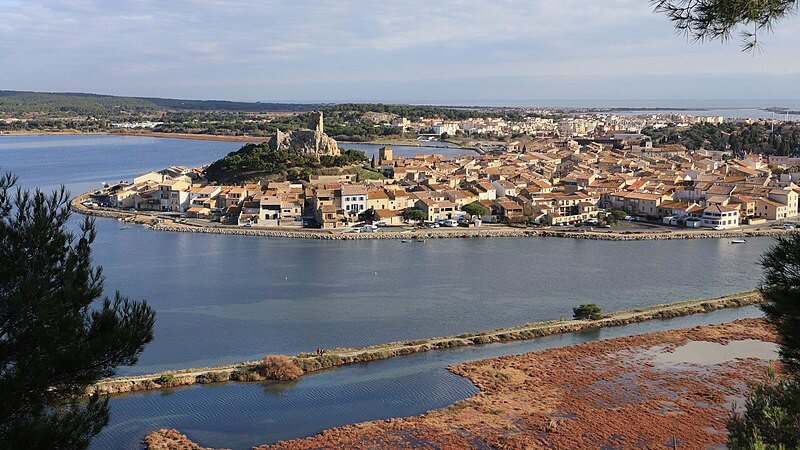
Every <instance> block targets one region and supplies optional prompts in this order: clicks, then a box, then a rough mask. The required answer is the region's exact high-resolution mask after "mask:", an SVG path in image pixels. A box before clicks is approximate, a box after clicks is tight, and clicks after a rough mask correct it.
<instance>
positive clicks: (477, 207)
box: [462, 203, 489, 216]
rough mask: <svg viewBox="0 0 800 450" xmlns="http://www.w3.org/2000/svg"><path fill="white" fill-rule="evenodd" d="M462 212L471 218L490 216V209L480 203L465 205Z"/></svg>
mask: <svg viewBox="0 0 800 450" xmlns="http://www.w3.org/2000/svg"><path fill="white" fill-rule="evenodd" d="M462 210H463V211H464V212H465V213H467V214H469V215H470V216H485V215H487V214H489V208H487V207H485V206H483V205H481V204H480V203H470V204H469V205H464V207H463V208H462Z"/></svg>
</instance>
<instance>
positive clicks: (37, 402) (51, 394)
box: [0, 174, 155, 448]
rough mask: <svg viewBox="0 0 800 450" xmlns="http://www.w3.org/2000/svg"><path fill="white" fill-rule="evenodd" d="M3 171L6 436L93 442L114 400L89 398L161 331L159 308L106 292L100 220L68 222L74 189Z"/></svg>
mask: <svg viewBox="0 0 800 450" xmlns="http://www.w3.org/2000/svg"><path fill="white" fill-rule="evenodd" d="M15 183H16V178H15V177H13V176H12V175H10V174H6V175H5V176H3V177H2V178H0V442H3V443H4V445H3V447H4V448H86V447H87V446H88V445H89V441H90V439H91V438H92V437H93V436H94V435H96V434H97V433H99V432H100V430H101V429H102V428H103V427H104V426H105V425H106V424H107V423H108V417H109V407H108V400H107V399H105V400H103V399H101V398H100V397H98V396H93V397H91V398H89V399H88V400H86V401H83V400H82V399H81V397H82V396H83V395H84V393H85V392H86V388H87V387H88V386H89V385H91V384H93V383H94V382H96V381H97V380H99V379H100V378H104V377H108V376H111V375H113V374H114V373H115V369H116V367H117V366H120V365H131V364H134V363H136V360H137V357H138V355H139V354H140V353H141V351H142V350H143V348H144V346H145V344H147V343H148V342H150V340H152V338H153V324H154V322H155V313H154V312H153V310H152V309H150V307H148V306H147V304H146V302H143V301H142V302H136V301H130V300H128V299H126V298H124V297H122V296H121V295H120V294H119V293H117V295H116V297H115V298H114V300H110V299H108V298H104V299H103V300H102V301H100V302H98V300H99V299H100V297H101V296H102V295H103V283H104V278H103V274H102V269H101V268H100V267H93V266H92V261H91V244H92V242H93V241H94V238H95V230H94V222H93V221H92V220H90V219H89V218H86V219H85V220H84V221H83V222H82V225H81V226H80V232H79V233H77V235H76V234H74V233H72V232H70V231H69V230H68V224H67V221H68V220H69V218H70V211H69V202H68V194H67V192H66V191H65V190H64V188H63V187H62V188H61V189H60V190H58V191H55V192H53V193H51V194H49V195H46V194H44V193H42V192H40V191H38V190H36V191H34V192H29V191H22V190H20V189H16V190H12V189H13V186H14V185H15Z"/></svg>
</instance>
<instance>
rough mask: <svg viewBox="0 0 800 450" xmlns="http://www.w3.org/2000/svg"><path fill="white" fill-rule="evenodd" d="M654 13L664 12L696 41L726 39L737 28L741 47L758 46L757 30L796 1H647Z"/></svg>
mask: <svg viewBox="0 0 800 450" xmlns="http://www.w3.org/2000/svg"><path fill="white" fill-rule="evenodd" d="M651 3H652V5H653V7H654V9H655V11H656V12H659V13H664V14H666V15H667V17H669V20H670V21H672V23H673V24H674V25H675V28H676V30H678V32H679V33H682V34H685V35H687V36H689V37H691V38H692V39H694V40H695V41H697V42H704V41H706V40H721V41H727V40H729V39H730V37H731V35H732V34H733V32H734V31H736V30H737V29H739V28H742V29H743V30H742V31H740V33H739V34H740V35H741V36H742V42H743V43H742V50H743V51H750V50H753V49H755V48H757V47H758V44H759V41H758V37H759V33H763V32H770V31H772V29H773V27H774V26H775V24H776V23H777V22H778V21H780V20H781V19H783V18H785V17H786V16H788V15H791V14H793V13H795V12H796V11H797V6H798V0H651Z"/></svg>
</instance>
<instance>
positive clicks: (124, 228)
mask: <svg viewBox="0 0 800 450" xmlns="http://www.w3.org/2000/svg"><path fill="white" fill-rule="evenodd" d="M119 229H120V230H130V229H131V227H129V226H127V225H126V226H124V227H119Z"/></svg>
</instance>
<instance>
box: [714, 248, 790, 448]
mask: <svg viewBox="0 0 800 450" xmlns="http://www.w3.org/2000/svg"><path fill="white" fill-rule="evenodd" d="M761 265H762V267H763V269H764V279H763V281H762V283H761V286H760V287H759V290H760V291H761V295H762V296H763V297H764V303H763V304H762V306H761V309H762V310H763V311H764V314H765V315H766V317H767V320H768V321H769V322H770V323H771V324H772V325H773V326H774V327H775V330H776V332H777V334H778V338H779V342H780V359H781V363H782V366H783V368H784V370H785V375H784V376H783V377H778V376H776V374H775V372H774V371H773V370H770V373H769V380H768V381H767V382H766V383H764V384H761V385H757V386H755V387H754V389H753V391H752V392H751V393H750V395H749V396H748V398H747V402H746V404H745V411H744V413H742V414H734V415H733V416H732V417H731V419H730V420H729V422H728V431H729V433H730V434H729V441H728V446H729V447H730V448H731V449H734V450H736V449H793V448H799V447H800V235H796V234H795V235H792V236H791V237H779V238H778V239H777V242H776V244H775V245H774V246H773V247H772V248H770V249H769V250H768V251H767V253H766V254H765V255H764V256H763V258H762V260H761Z"/></svg>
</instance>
